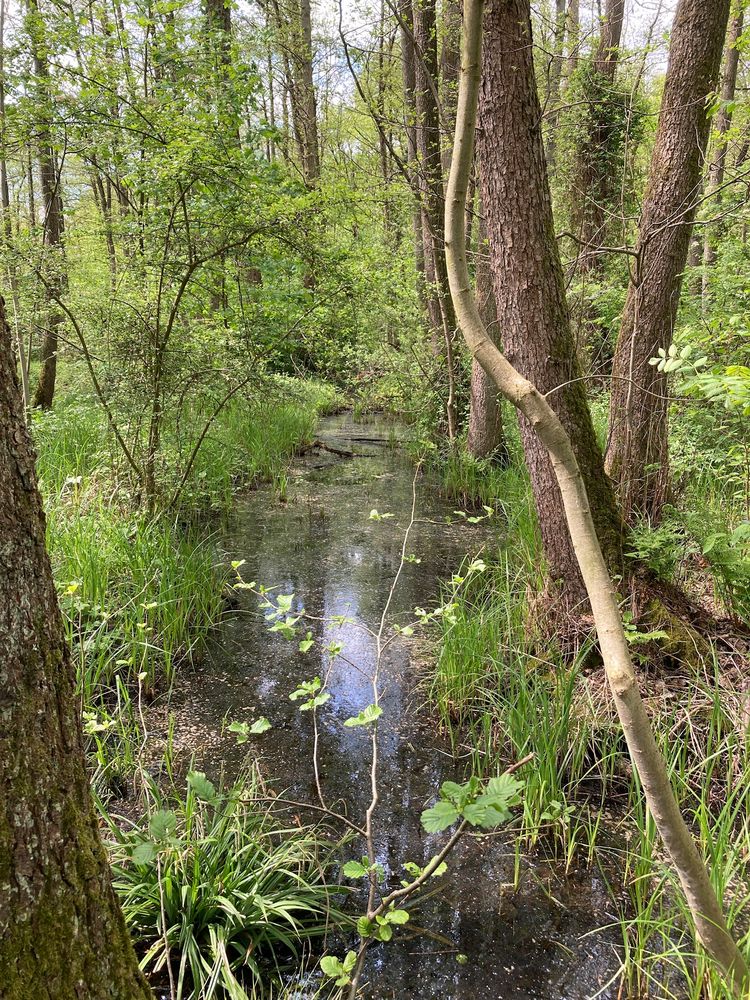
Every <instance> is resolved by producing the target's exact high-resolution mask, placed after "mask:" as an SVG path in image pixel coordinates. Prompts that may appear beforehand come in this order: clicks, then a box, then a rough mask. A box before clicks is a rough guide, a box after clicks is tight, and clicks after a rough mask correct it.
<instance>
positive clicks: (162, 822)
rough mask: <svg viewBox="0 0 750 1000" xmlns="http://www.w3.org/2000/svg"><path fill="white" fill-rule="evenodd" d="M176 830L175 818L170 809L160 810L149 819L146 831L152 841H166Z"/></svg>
mask: <svg viewBox="0 0 750 1000" xmlns="http://www.w3.org/2000/svg"><path fill="white" fill-rule="evenodd" d="M176 829H177V816H176V815H175V814H174V812H172V810H171V809H160V810H159V811H158V812H155V813H154V815H153V816H152V817H151V819H150V821H149V824H148V831H149V833H150V834H151V836H152V837H153V838H154V840H166V839H167V838H168V837H171V836H172V834H173V833H174V832H175V830H176Z"/></svg>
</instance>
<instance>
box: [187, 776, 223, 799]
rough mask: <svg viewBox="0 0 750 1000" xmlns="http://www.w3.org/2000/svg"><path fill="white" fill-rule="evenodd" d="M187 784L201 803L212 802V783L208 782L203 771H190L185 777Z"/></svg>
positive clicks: (213, 788) (213, 796) (214, 791)
mask: <svg viewBox="0 0 750 1000" xmlns="http://www.w3.org/2000/svg"><path fill="white" fill-rule="evenodd" d="M187 782H188V784H189V785H190V787H191V788H192V789H193V791H194V792H195V794H196V795H197V796H198V798H199V799H201V800H202V801H203V802H213V800H214V799H215V798H216V788H215V786H214V784H213V782H211V781H209V780H208V778H207V777H206V775H205V774H204V773H203V771H190V772H189V773H188V776H187Z"/></svg>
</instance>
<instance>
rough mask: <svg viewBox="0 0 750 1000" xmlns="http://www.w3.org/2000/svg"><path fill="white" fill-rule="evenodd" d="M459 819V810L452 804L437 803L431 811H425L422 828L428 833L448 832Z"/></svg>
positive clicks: (422, 817)
mask: <svg viewBox="0 0 750 1000" xmlns="http://www.w3.org/2000/svg"><path fill="white" fill-rule="evenodd" d="M457 819H458V810H457V809H456V807H455V806H454V805H453V804H452V803H450V802H436V803H435V805H434V806H433V807H432V808H431V809H425V810H424V812H423V813H422V816H421V822H422V826H423V827H424V829H425V830H426V831H427V833H440V831H441V830H447V829H448V827H449V826H453V824H454V823H455V822H456V820H457Z"/></svg>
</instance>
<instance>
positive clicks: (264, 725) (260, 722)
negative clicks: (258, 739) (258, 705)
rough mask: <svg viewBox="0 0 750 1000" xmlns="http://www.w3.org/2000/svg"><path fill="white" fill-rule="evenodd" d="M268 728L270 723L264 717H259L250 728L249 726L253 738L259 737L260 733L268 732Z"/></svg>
mask: <svg viewBox="0 0 750 1000" xmlns="http://www.w3.org/2000/svg"><path fill="white" fill-rule="evenodd" d="M270 728H271V723H270V722H269V721H268V719H267V718H266V717H265V716H264V715H261V717H260V718H259V719H256V720H255V722H254V723H253V724H252V726H250V733H251V734H252V735H253V736H260V735H261V733H266V732H268V730H269V729H270Z"/></svg>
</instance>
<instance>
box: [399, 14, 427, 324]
mask: <svg viewBox="0 0 750 1000" xmlns="http://www.w3.org/2000/svg"><path fill="white" fill-rule="evenodd" d="M398 20H399V42H400V45H401V77H402V84H403V88H404V125H405V131H406V159H405V165H406V169H407V171H408V173H409V176H410V178H414V177H416V174H417V169H418V166H417V160H418V156H419V151H418V148H417V97H416V86H417V82H416V68H415V52H414V18H413V16H412V6H411V0H399V17H398ZM413 188H415V189H416V188H417V184H416V183H414V184H413ZM412 229H413V234H414V258H415V260H414V262H415V266H416V271H417V294H418V295H419V301H420V302H421V304H422V308H423V310H424V312H425V313H426V312H427V295H426V289H425V248H424V232H423V227H422V208H421V204H420V199H419V198H417V197H416V196H415V197H414V201H413V207H412Z"/></svg>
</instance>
